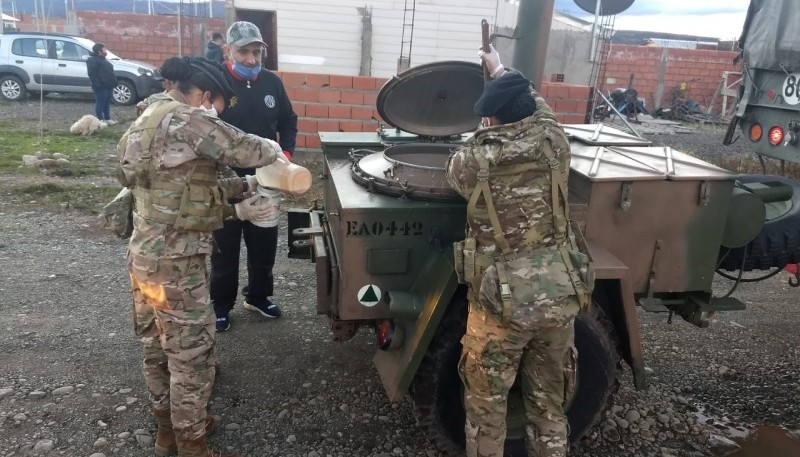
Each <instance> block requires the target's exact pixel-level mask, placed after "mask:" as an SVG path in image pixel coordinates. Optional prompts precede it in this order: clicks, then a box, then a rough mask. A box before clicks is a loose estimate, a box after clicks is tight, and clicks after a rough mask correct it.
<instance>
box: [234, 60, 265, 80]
mask: <svg viewBox="0 0 800 457" xmlns="http://www.w3.org/2000/svg"><path fill="white" fill-rule="evenodd" d="M232 68H233V71H234V73H236V74H237V75H239V77H240V78H242V79H246V80H249V81H252V80H254V79H256V76H258V74H259V73H261V65H256V66H255V67H248V66H245V65H242V64H238V63H236V62H235V61H234V62H233V67H232Z"/></svg>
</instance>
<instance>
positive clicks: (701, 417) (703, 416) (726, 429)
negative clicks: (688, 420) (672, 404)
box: [694, 407, 797, 457]
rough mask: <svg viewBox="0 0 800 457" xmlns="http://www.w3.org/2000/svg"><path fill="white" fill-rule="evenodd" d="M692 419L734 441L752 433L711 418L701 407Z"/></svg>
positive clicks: (737, 425) (726, 420)
mask: <svg viewBox="0 0 800 457" xmlns="http://www.w3.org/2000/svg"><path fill="white" fill-rule="evenodd" d="M694 417H695V418H696V419H697V422H698V423H700V424H703V425H705V426H706V427H709V428H712V429H714V430H716V431H717V432H718V433H719V434H722V435H724V436H726V437H728V438H731V439H734V440H742V439H744V438H747V437H749V436H750V435H751V434H752V433H753V430H751V429H748V428H747V427H744V426H743V425H739V424H736V423H734V422H731V421H730V420H729V419H728V418H727V417H722V418H721V419H720V418H717V417H715V416H713V415H712V414H710V413H709V412H707V411H706V409H705V408H703V407H698V408H697V411H695V412H694ZM795 457H797V456H795Z"/></svg>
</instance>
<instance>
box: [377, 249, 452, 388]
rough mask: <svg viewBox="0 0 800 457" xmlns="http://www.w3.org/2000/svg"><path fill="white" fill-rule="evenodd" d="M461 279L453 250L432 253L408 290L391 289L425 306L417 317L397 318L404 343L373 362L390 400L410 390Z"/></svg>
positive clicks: (400, 298)
mask: <svg viewBox="0 0 800 457" xmlns="http://www.w3.org/2000/svg"><path fill="white" fill-rule="evenodd" d="M457 288H458V280H457V278H456V273H455V268H454V267H453V258H452V254H451V253H450V252H432V253H431V254H430V255H429V256H428V259H427V261H426V262H425V265H424V266H423V267H422V269H421V270H420V271H419V274H417V277H416V278H415V280H414V283H413V284H412V286H411V289H410V290H408V291H397V292H392V291H389V292H388V294H389V300H390V307H391V300H392V295H393V294H394V295H395V297H396V300H403V301H408V300H409V297H415V299H414V300H413V301H415V302H417V303H419V304H420V305H421V311H420V313H419V315H418V316H417V317H416V318H415V319H403V318H396V319H395V321H396V325H397V327H398V328H401V329H402V331H403V333H404V344H403V345H402V347H400V348H398V349H397V350H394V351H378V352H377V353H376V354H375V357H373V362H374V363H375V367H376V368H377V370H378V375H379V376H380V378H381V381H382V382H383V386H384V388H385V389H386V395H387V396H388V397H389V400H390V401H393V402H395V401H399V400H401V399H402V398H403V396H404V395H405V394H406V392H407V391H408V388H409V386H410V385H411V382H412V381H413V380H414V376H415V375H416V373H417V369H418V368H419V366H420V362H421V361H422V358H423V356H424V355H425V352H426V351H427V349H428V346H429V345H430V342H431V340H432V339H433V335H434V333H436V329H437V327H438V326H439V322H440V321H441V320H442V316H444V313H445V311H446V309H447V307H448V305H449V304H450V301H451V300H452V298H453V296H454V295H455V292H456V289H457Z"/></svg>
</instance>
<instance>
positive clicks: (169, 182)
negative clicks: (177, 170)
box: [117, 100, 226, 232]
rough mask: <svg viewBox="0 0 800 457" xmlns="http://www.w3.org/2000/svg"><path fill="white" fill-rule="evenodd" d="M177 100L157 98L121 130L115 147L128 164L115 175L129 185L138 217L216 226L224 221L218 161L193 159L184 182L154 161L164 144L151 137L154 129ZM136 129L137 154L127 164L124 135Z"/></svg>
mask: <svg viewBox="0 0 800 457" xmlns="http://www.w3.org/2000/svg"><path fill="white" fill-rule="evenodd" d="M180 105H181V103H180V102H176V101H172V100H169V101H167V100H157V101H155V102H154V103H153V104H151V105H150V106H149V107H148V108H147V109H145V111H144V112H143V113H142V115H141V116H140V117H139V118H138V119H137V120H136V121H135V122H134V124H133V125H132V126H131V127H130V128H129V129H128V131H127V132H125V135H123V137H122V139H121V140H120V142H119V144H118V145H117V148H118V150H119V151H120V157H122V158H124V159H126V161H125V162H127V163H123V165H122V167H121V168H120V170H119V171H118V174H117V178H118V179H119V181H120V183H122V185H123V186H125V187H129V188H131V189H132V191H133V196H134V199H135V201H136V202H135V211H136V214H137V215H139V216H140V217H142V218H144V219H146V220H150V221H154V222H161V223H164V224H170V225H173V226H174V227H175V228H176V229H182V230H194V231H203V232H207V231H214V230H216V229H218V228H220V227H222V225H223V224H222V221H223V210H224V208H225V206H226V205H225V201H224V198H223V193H222V189H220V187H219V184H218V181H217V178H218V175H217V165H216V162H215V161H213V160H211V159H208V158H204V157H199V158H198V159H196V160H194V161H193V163H192V168H191V170H190V171H189V173H188V175H187V177H186V180H185V181H181V180H177V179H169V177H168V176H162V175H160V174H159V173H158V172H157V170H156V168H155V165H154V164H153V160H152V159H153V154H152V152H153V150H154V149H155V148H159V147H161V148H163V147H166V145H164V144H158V142H154V139H155V135H156V132H157V131H158V128H159V126H160V125H161V124H162V122H163V121H164V120H167V122H168V121H169V120H168V118H171V117H172V116H173V111H174V110H175V108H177V107H178V106H180ZM134 134H135V135H138V136H139V139H138V141H137V142H138V148H139V154H138V157H136V159H138V160H136V161H135V162H134V163H133V164H132V166H131V163H130V162H129V160H130V159H131V158H130V157H126V155H125V152H126V149H127V146H128V138H129V137H130V136H131V135H134Z"/></svg>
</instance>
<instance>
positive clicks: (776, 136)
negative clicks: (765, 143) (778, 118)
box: [769, 125, 783, 146]
mask: <svg viewBox="0 0 800 457" xmlns="http://www.w3.org/2000/svg"><path fill="white" fill-rule="evenodd" d="M782 142H783V129H782V128H781V127H779V126H777V125H776V126H774V127H772V128H771V129H769V144H771V145H773V146H777V145H779V144H781V143H782Z"/></svg>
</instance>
